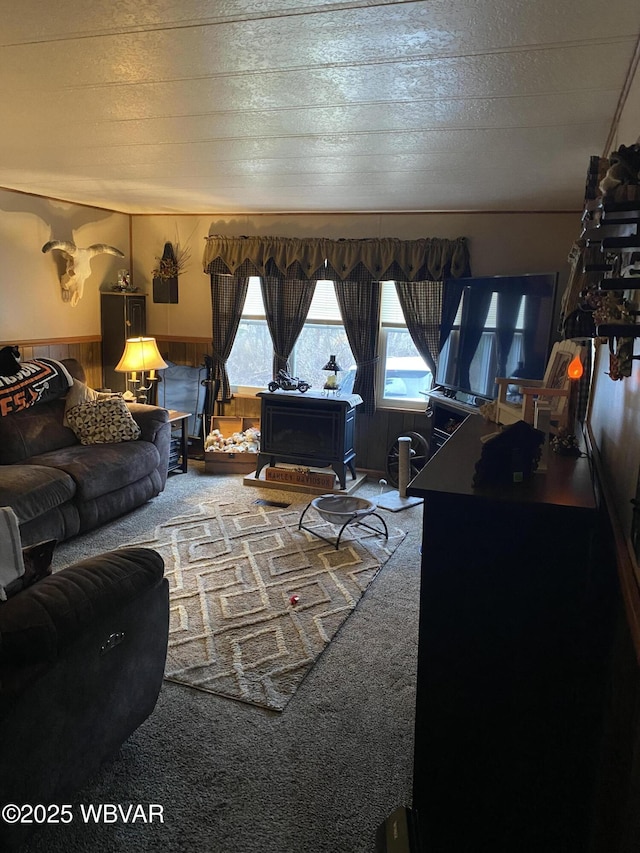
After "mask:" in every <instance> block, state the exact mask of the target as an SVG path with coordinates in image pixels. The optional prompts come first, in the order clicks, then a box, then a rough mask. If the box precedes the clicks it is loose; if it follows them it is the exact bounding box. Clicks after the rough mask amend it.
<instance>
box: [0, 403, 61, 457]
mask: <svg viewBox="0 0 640 853" xmlns="http://www.w3.org/2000/svg"><path fill="white" fill-rule="evenodd" d="M63 413H64V399H58V400H51V401H50V402H48V403H38V405H37V406H32V407H31V408H29V409H24V410H23V411H21V412H15V413H14V414H12V415H8V416H7V417H4V418H0V465H11V464H15V463H16V462H23V461H24V460H25V459H29V458H30V457H31V456H37V455H38V454H39V453H45V452H47V451H49V450H57V449H58V448H60V447H69V446H70V445H72V444H77V443H78V439H77V438H76V436H75V434H74V433H73V431H72V430H70V429H68V427H65V426H63V425H62V416H63Z"/></svg>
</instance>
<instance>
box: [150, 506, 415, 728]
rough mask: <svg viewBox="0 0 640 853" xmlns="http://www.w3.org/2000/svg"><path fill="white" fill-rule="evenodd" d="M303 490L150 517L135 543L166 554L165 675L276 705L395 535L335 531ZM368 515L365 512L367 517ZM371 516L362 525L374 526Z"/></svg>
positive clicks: (352, 603) (353, 528) (398, 537)
mask: <svg viewBox="0 0 640 853" xmlns="http://www.w3.org/2000/svg"><path fill="white" fill-rule="evenodd" d="M308 502H309V498H308V497H307V498H305V499H302V500H300V501H298V500H297V499H296V501H295V502H293V503H291V504H290V505H289V506H288V507H287V508H283V507H278V506H270V505H260V504H258V503H255V502H252V501H251V500H250V499H244V498H243V499H240V500H238V499H233V498H229V499H228V500H225V499H224V498H223V499H216V500H210V501H206V502H203V503H201V504H199V505H198V506H196V507H195V508H194V509H193V510H192V511H190V513H189V514H188V515H182V516H178V517H177V518H173V519H171V520H170V521H168V522H165V523H164V524H160V525H158V527H157V528H156V529H155V531H154V533H153V534H152V535H151V536H150V537H149V538H148V539H146V540H145V541H143V542H141V541H140V540H139V539H138V541H137V544H138V545H143V546H146V547H150V548H154V549H155V550H156V551H158V552H159V553H160V554H161V555H162V557H163V558H164V561H165V576H166V577H167V578H168V580H169V586H170V613H171V615H170V628H169V651H168V655H167V663H166V669H165V678H166V679H167V680H169V681H176V682H179V683H180V684H186V685H189V686H190V687H194V688H197V689H199V690H204V691H207V692H210V693H216V694H218V695H220V696H226V697H228V698H230V699H236V700H240V701H243V702H248V703H250V704H253V705H257V706H260V707H263V708H268V709H270V710H273V711H282V710H283V709H284V708H285V706H286V705H287V703H288V702H289V700H290V699H291V697H292V696H293V694H294V693H295V691H296V689H297V687H298V686H299V685H300V683H301V682H302V680H303V679H304V677H305V676H306V675H307V673H308V672H309V671H310V670H311V668H312V667H313V665H314V663H315V662H316V661H317V660H318V658H319V656H320V654H321V653H322V651H323V650H324V649H325V648H326V647H327V646H328V645H329V643H330V642H331V639H332V638H333V637H334V636H335V634H336V632H337V631H338V629H339V628H340V626H341V625H342V624H343V623H344V621H345V620H346V619H347V617H348V616H349V614H350V613H351V612H352V610H353V609H354V608H355V607H356V605H357V603H358V601H359V600H360V598H361V597H362V595H363V593H364V591H365V590H366V589H367V587H368V586H369V584H370V583H371V581H372V580H373V579H374V577H375V576H376V574H377V573H378V571H379V569H380V568H381V567H382V566H383V565H384V563H385V562H386V561H387V560H388V559H389V557H390V556H391V554H392V553H393V552H394V551H395V549H396V548H397V546H398V545H399V544H400V543H401V542H402V540H403V539H404V537H405V534H404V533H403V532H402V531H401V530H399V529H397V528H394V527H393V525H391V524H389V523H388V524H387V526H388V529H389V539H388V540H386V539H385V538H384V535H382V534H378V533H374V532H372V531H370V530H368V529H367V528H365V527H362V526H360V525H355V524H350V525H348V526H347V527H346V528H345V530H344V532H343V534H342V537H341V539H340V547H339V549H337V550H336V548H335V546H334V544H333V542H335V540H336V536H337V534H338V533H339V528H336V527H334V526H333V525H331V524H329V523H328V522H326V521H324V520H323V519H322V518H321V517H320V516H319V515H318V514H317V513H316V511H315V509H314V508H313V507H312V508H310V509H309V511H308V512H307V514H306V515H305V521H304V523H305V526H306V527H312V528H313V529H315V530H317V531H318V532H319V533H321V534H322V535H323V536H325V537H327V538H329V539H331V540H332V542H325V541H323V540H322V539H319V538H318V537H317V536H314V535H313V534H311V533H309V532H308V531H306V530H298V521H299V519H300V514H301V513H302V511H303V510H304V508H305V507H306V505H307V504H308ZM365 520H366V521H367V522H369V520H368V519H365ZM379 523H380V522H379V520H378V519H376V518H372V519H371V526H372V527H373V526H377V525H379Z"/></svg>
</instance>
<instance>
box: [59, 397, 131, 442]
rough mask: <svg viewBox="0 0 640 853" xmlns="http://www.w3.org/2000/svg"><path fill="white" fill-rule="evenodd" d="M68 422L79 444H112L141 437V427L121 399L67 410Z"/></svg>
mask: <svg viewBox="0 0 640 853" xmlns="http://www.w3.org/2000/svg"><path fill="white" fill-rule="evenodd" d="M67 420H68V422H69V426H70V427H71V429H72V430H73V431H74V432H75V434H76V436H77V437H78V439H79V441H80V443H81V444H115V443H117V442H121V441H133V440H135V439H136V438H138V437H139V435H140V427H139V426H138V424H137V423H136V422H135V420H134V419H133V416H132V414H131V412H130V411H129V409H128V408H127V404H126V403H125V402H124V400H123V399H122V397H109V398H107V399H105V400H92V401H91V402H89V403H81V404H80V405H79V406H74V407H73V408H72V409H69V411H68V412H67Z"/></svg>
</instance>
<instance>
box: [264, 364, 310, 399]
mask: <svg viewBox="0 0 640 853" xmlns="http://www.w3.org/2000/svg"><path fill="white" fill-rule="evenodd" d="M267 387H268V389H269V391H277V390H278V388H280V390H281V391H300V393H301V394H304V392H305V391H308V390H309V388H311V385H309V383H308V382H305V381H304V379H298V378H297V377H296V376H290V375H289V374H288V373H287V371H286V370H284V369H282V370H279V371H278V375H277V376H276V377H275V379H273V380H272V381H271V382H270V383H269V384H268V386H267Z"/></svg>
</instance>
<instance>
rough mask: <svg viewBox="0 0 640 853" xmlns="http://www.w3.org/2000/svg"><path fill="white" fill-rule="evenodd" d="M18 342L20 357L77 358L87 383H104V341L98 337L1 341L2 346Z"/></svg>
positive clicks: (58, 359)
mask: <svg viewBox="0 0 640 853" xmlns="http://www.w3.org/2000/svg"><path fill="white" fill-rule="evenodd" d="M13 344H16V345H17V346H18V347H19V348H20V358H21V359H22V360H23V361H28V360H29V359H31V358H55V359H56V360H57V361H60V359H62V358H75V359H76V360H77V361H79V362H80V364H81V365H82V366H83V367H84V371H85V373H86V375H87V384H88V385H90V386H91V387H92V388H100V386H101V385H102V343H101V341H100V338H99V337H96V338H82V339H79V338H73V339H70V340H60V339H56V340H54V341H5V342H3V341H0V347H4V346H8V345H13Z"/></svg>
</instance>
